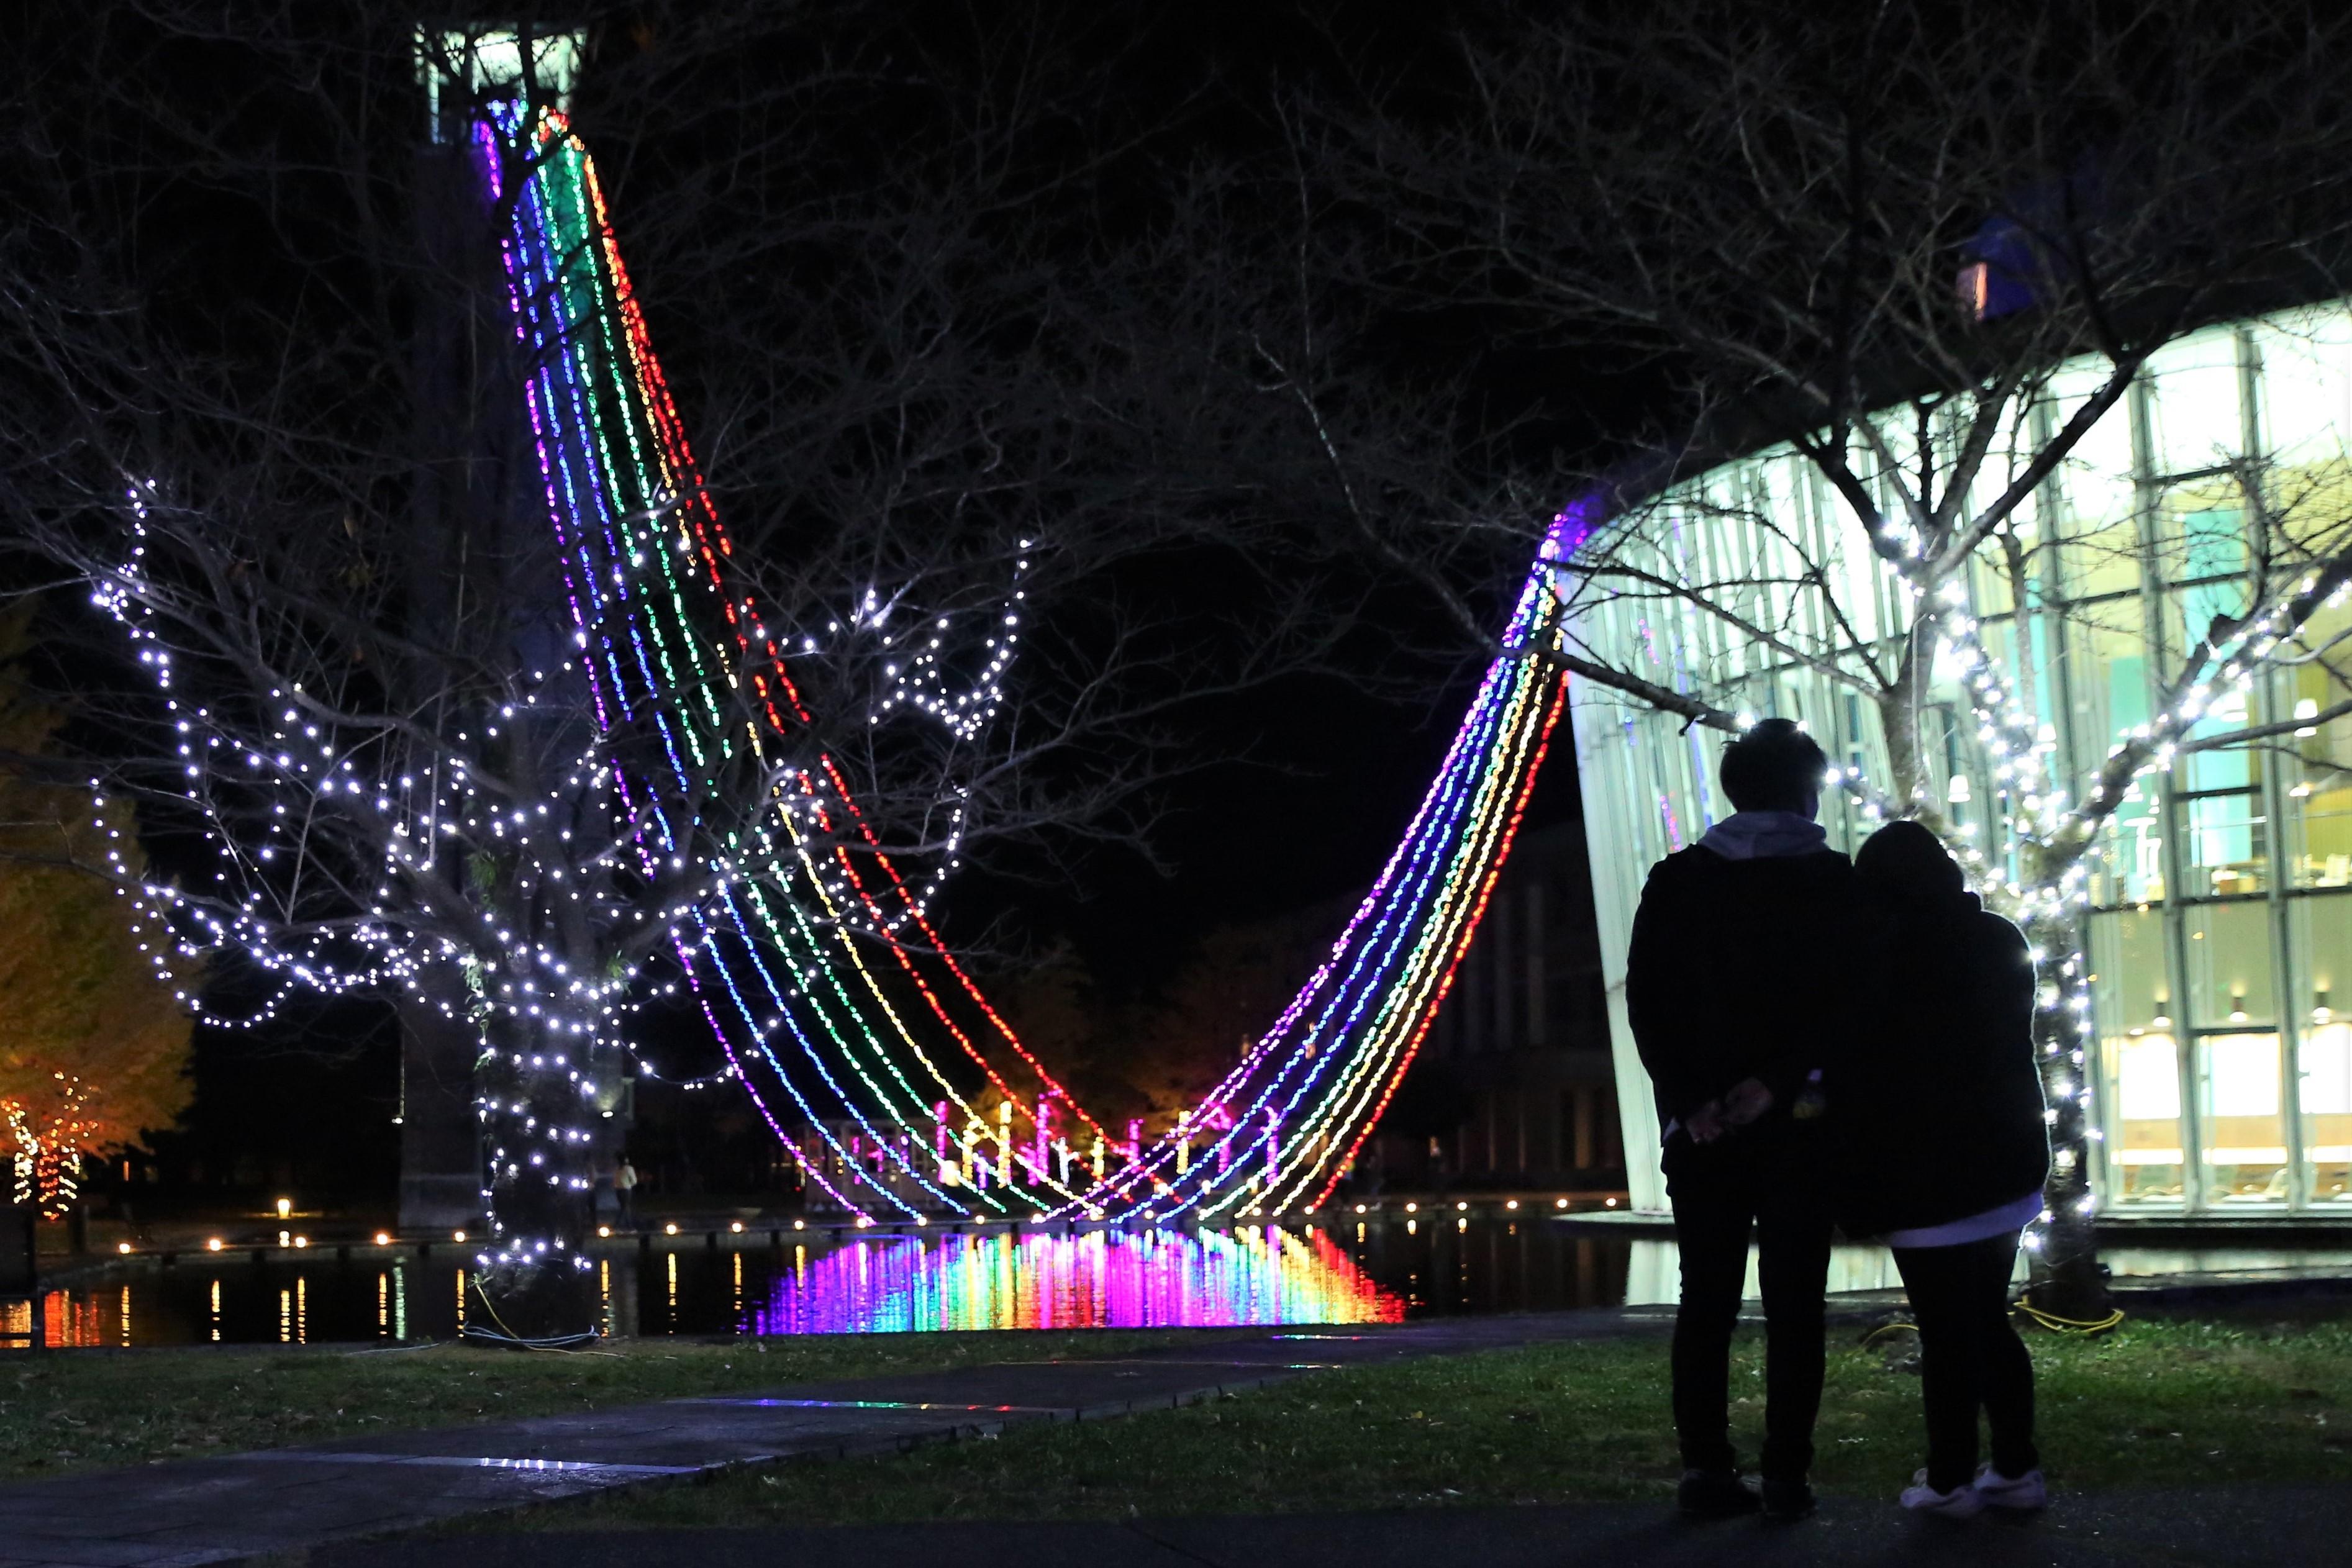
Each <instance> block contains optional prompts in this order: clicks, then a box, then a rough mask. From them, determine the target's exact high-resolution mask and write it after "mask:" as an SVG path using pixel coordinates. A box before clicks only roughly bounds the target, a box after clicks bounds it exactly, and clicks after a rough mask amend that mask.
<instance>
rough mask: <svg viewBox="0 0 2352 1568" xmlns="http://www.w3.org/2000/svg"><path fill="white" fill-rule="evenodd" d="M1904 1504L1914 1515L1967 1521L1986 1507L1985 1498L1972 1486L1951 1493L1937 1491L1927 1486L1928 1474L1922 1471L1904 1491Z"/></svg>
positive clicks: (1955, 1489) (1953, 1490) (1958, 1488)
mask: <svg viewBox="0 0 2352 1568" xmlns="http://www.w3.org/2000/svg"><path fill="white" fill-rule="evenodd" d="M1902 1502H1903V1506H1904V1507H1905V1508H1907V1509H1909V1510H1910V1511H1912V1512H1914V1513H1936V1514H1941V1515H1943V1516H1944V1517H1945V1518H1946V1519H1967V1518H1968V1517H1969V1516H1970V1515H1971V1514H1974V1513H1976V1512H1978V1511H1979V1510H1981V1509H1982V1508H1983V1507H1984V1505H1985V1497H1984V1494H1983V1493H1981V1492H1979V1491H1978V1490H1977V1489H1976V1488H1974V1487H1972V1486H1957V1487H1954V1488H1953V1489H1952V1490H1949V1491H1937V1490H1936V1489H1935V1488H1934V1487H1931V1486H1929V1485H1928V1484H1927V1471H1925V1470H1921V1471H1919V1472H1917V1473H1916V1475H1914V1476H1913V1477H1912V1478H1911V1484H1910V1485H1909V1486H1907V1487H1905V1488H1904V1489H1903V1498H1902Z"/></svg>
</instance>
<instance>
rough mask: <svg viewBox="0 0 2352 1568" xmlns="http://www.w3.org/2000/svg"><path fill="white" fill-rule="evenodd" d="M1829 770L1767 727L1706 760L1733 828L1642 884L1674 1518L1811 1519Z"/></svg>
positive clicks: (1641, 1010) (1841, 1028)
mask: <svg viewBox="0 0 2352 1568" xmlns="http://www.w3.org/2000/svg"><path fill="white" fill-rule="evenodd" d="M1828 773H1829V758H1827V757H1826V756H1824V755H1823V754H1822V748H1821V747H1820V746H1819V745H1817V744H1816V743H1815V742H1814V740H1813V738H1812V737H1811V736H1809V735H1807V734H1806V733H1805V732H1804V731H1803V730H1802V729H1801V728H1800V727H1798V726H1797V725H1795V724H1794V723H1792V722H1791V721H1790V720H1788V719H1784V718H1768V719H1765V720H1763V721H1762V722H1760V723H1759V724H1757V725H1755V726H1753V727H1750V728H1749V729H1748V730H1747V731H1746V732H1745V733H1744V734H1742V735H1741V736H1740V737H1738V739H1737V740H1735V741H1733V742H1732V743H1731V744H1730V745H1729V746H1728V747H1726V748H1725V749H1724V754H1723V767H1722V771H1721V779H1722V783H1723V792H1724V794H1725V795H1726V796H1727V797H1728V798H1729V799H1730V801H1731V804H1732V807H1733V814H1732V815H1731V816H1729V817H1727V818H1726V819H1724V820H1723V821H1720V822H1718V823H1717V824H1716V826H1715V827H1714V828H1713V829H1712V830H1711V831H1708V833H1707V834H1706V837H1705V838H1702V839H1701V840H1700V841H1698V842H1697V843H1696V844H1695V845H1693V846H1691V847H1690V848H1688V849H1685V850H1681V851H1678V852H1675V853H1674V854H1671V855H1669V856H1667V857H1666V858H1665V859H1664V860H1663V861H1660V862H1658V863H1657V864H1656V865H1655V866H1653V867H1652V868H1651V870H1650V878H1649V882H1648V883H1647V884H1646V885H1645V886H1644V887H1643V890H1642V904H1641V907H1640V909H1639V910H1638V911H1637V912H1636V914H1635V915H1634V916H1633V939H1632V945H1631V947H1630V950H1629V952H1628V954H1627V957H1626V967H1625V999H1626V1006H1627V1009H1628V1012H1629V1014H1630V1015H1631V1020H1632V1023H1633V1042H1634V1045H1635V1048H1636V1049H1637V1050H1638V1051H1640V1053H1641V1057H1642V1065H1643V1067H1644V1068H1645V1069H1647V1070H1648V1071H1649V1074H1650V1082H1651V1083H1652V1084H1653V1085H1654V1088H1655V1090H1656V1093H1657V1102H1658V1116H1659V1121H1660V1124H1661V1131H1660V1137H1661V1140H1662V1149H1661V1159H1662V1163H1663V1165H1664V1168H1665V1175H1666V1194H1667V1197H1668V1199H1669V1200H1670V1202H1671V1203H1672V1205H1673V1207H1674V1217H1675V1243H1676V1245H1677V1247H1678V1249H1679V1250H1680V1252H1681V1258H1682V1301H1681V1306H1680V1308H1679V1310H1678V1311H1677V1312H1676V1314H1675V1338H1674V1358H1673V1359H1674V1416H1675V1436H1676V1438H1677V1441H1678V1442H1679V1444H1680V1447H1681V1449H1682V1461H1683V1476H1682V1482H1681V1485H1680V1487H1679V1488H1678V1490H1677V1492H1676V1500H1677V1502H1678V1504H1679V1506H1680V1507H1681V1509H1682V1511H1683V1512H1684V1513H1685V1514H1689V1515H1692V1516H1694V1517H1698V1518H1708V1519H1719V1518H1727V1517H1730V1516H1731V1515H1734V1514H1739V1513H1748V1512H1752V1511H1755V1510H1757V1509H1758V1508H1759V1507H1761V1508H1762V1509H1763V1510H1764V1511H1765V1512H1766V1513H1767V1514H1769V1515H1770V1516H1771V1517H1773V1518H1776V1519H1789V1520H1793V1519H1801V1518H1803V1517H1805V1516H1806V1515H1807V1514H1810V1513H1811V1512H1812V1511H1813V1494H1812V1489H1811V1486H1810V1485H1809V1484H1808V1483H1807V1480H1806V1475H1807V1472H1808V1471H1809V1470H1810V1469H1811V1467H1812V1458H1813V1422H1814V1418H1815V1416H1817V1415H1818V1414H1819V1413H1820V1409H1821V1402H1822V1372H1823V1366H1824V1361H1825V1357H1824V1353H1823V1347H1822V1315H1823V1309H1822V1295H1823V1292H1824V1291H1825V1290H1826V1289H1827V1286H1828V1279H1829V1258H1830V1232H1831V1228H1832V1203H1831V1197H1832V1194H1831V1184H1830V1165H1829V1150H1828V1147H1827V1145H1826V1141H1825V1139H1824V1137H1823V1132H1822V1091H1821V1084H1822V1073H1823V1071H1824V1069H1825V1067H1826V1066H1827V1065H1828V1063H1829V1062H1830V1061H1831V1060H1832V1058H1833V1057H1836V1056H1839V1055H1841V1054H1843V1051H1844V1050H1845V1049H1846V1047H1847V1038H1848V1036H1849V1035H1850V1033H1851V1030H1852V1027H1853V1015H1854V998H1852V997H1851V996H1850V995H1849V991H1850V990H1851V988H1852V981H1851V979H1850V974H1851V970H1852V959H1851V946H1852V943H1853V937H1854V936H1855V935H1856V932H1855V925H1856V922H1855V917H1854V916H1855V906H1856V898H1857V895H1856V891H1855V884H1854V877H1853V862H1851V861H1849V860H1848V859H1847V858H1846V857H1845V856H1844V855H1843V854H1840V853H1838V852H1836V851H1834V850H1832V849H1831V848H1830V847H1829V839H1828V835H1827V834H1826V833H1824V832H1823V831H1822V828H1821V826H1820V825H1819V824H1818V823H1817V822H1816V821H1814V817H1815V815H1816V814H1817V813H1818V811H1819V809H1820V801H1821V791H1822V785H1823V783H1824V782H1825V781H1826V779H1827V777H1828ZM1751 1232H1752V1233H1753V1234H1754V1236H1755V1238H1756V1241H1757V1245H1758V1248H1759V1252H1760V1255H1761V1256H1760V1261H1759V1274H1760V1278H1761V1283H1762V1286H1763V1292H1764V1325H1765V1382H1764V1388H1765V1412H1764V1452H1763V1462H1762V1466H1761V1469H1762V1474H1763V1490H1762V1495H1761V1496H1760V1497H1759V1495H1758V1493H1757V1492H1755V1491H1753V1490H1749V1488H1748V1485H1747V1484H1746V1483H1745V1482H1744V1481H1743V1480H1742V1479H1740V1473H1739V1466H1738V1457H1737V1455H1736V1454H1735V1452H1734V1450H1733V1448H1732V1445H1731V1435H1730V1410H1729V1406H1730V1367H1729V1360H1730V1354H1731V1334H1732V1330H1733V1329H1734V1327H1735V1326H1736V1325H1737V1324H1738V1317H1739V1299H1740V1293H1741V1288H1742V1286H1743V1285H1744V1284H1745V1283H1746V1281H1747V1275H1748V1238H1749V1236H1750V1234H1751Z"/></svg>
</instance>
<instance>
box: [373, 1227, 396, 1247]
mask: <svg viewBox="0 0 2352 1568" xmlns="http://www.w3.org/2000/svg"><path fill="white" fill-rule="evenodd" d="M375 1244H376V1245H377V1246H379V1247H389V1246H391V1245H392V1233H391V1232H390V1231H387V1230H379V1231H377V1232H376V1233H375Z"/></svg>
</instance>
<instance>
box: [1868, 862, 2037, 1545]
mask: <svg viewBox="0 0 2352 1568" xmlns="http://www.w3.org/2000/svg"><path fill="white" fill-rule="evenodd" d="M1854 864H1855V870H1856V872H1857V873H1858V875H1859V877H1860V880H1861V883H1862V886H1863V890H1864V898H1865V901H1866V903H1865V907H1866V909H1868V910H1869V912H1870V914H1871V915H1872V918H1871V921H1870V928H1871V930H1872V932H1873V943H1872V952H1873V960H1872V962H1871V963H1870V965H1869V966H1868V967H1869V969H1870V971H1871V973H1872V974H1873V976H1874V985H1873V994H1872V997H1871V998H1870V1000H1869V1001H1868V1002H1867V1003H1866V1010H1865V1013H1864V1030H1863V1033H1862V1037H1861V1040H1860V1042H1859V1044H1858V1045H1857V1048H1856V1049H1855V1051H1853V1055H1852V1056H1851V1057H1850V1058H1849V1059H1847V1060H1846V1061H1843V1062H1842V1063H1841V1064H1840V1065H1839V1066H1838V1067H1837V1068H1836V1069H1835V1070H1834V1071H1833V1072H1832V1077H1831V1081H1830V1095H1831V1103H1832V1105H1833V1106H1834V1113H1833V1115H1832V1118H1831V1119H1830V1122H1829V1125H1830V1126H1831V1127H1832V1133H1833V1136H1834V1138H1835V1141H1836V1143H1837V1145H1838V1146H1839V1155H1838V1161H1839V1166H1840V1167H1841V1170H1842V1173H1843V1176H1842V1179H1841V1180H1840V1182H1839V1194H1840V1197H1839V1205H1838V1207H1839V1219H1840V1222H1841V1223H1842V1224H1843V1226H1844V1228H1845V1229H1846V1232H1847V1234H1849V1235H1853V1236H1876V1237H1884V1238H1885V1240H1886V1242H1887V1244H1888V1246H1890V1247H1891V1248H1893V1249H1894V1252H1895V1266H1896V1267H1897V1268H1898V1269H1900V1270H1902V1274H1903V1284H1904V1288H1905V1290H1906V1291H1907V1292H1908V1294H1909V1295H1910V1298H1911V1312H1912V1316H1913V1318H1914V1320H1915V1321H1916V1322H1917V1324H1918V1328H1919V1354H1920V1393H1921V1396H1922V1398H1923V1399H1924V1401H1925V1403H1926V1406H1927V1468H1926V1469H1922V1470H1921V1471H1920V1472H1919V1473H1918V1474H1917V1475H1916V1476H1915V1477H1914V1478H1913V1479H1912V1484H1911V1485H1910V1486H1909V1487H1907V1488H1906V1489H1905V1490H1904V1493H1903V1503H1904V1506H1905V1507H1906V1508H1911V1509H1915V1510H1918V1511H1923V1512H1930V1513H1941V1514H1953V1515H1966V1514H1971V1513H1974V1512H1976V1511H1979V1509H1981V1508H1984V1507H1986V1506H1987V1505H1990V1506H1994V1507H2000V1508H2039V1507H2041V1506H2042V1502H2043V1500H2044V1498H2045V1492H2044V1488H2043V1486H2042V1471H2041V1469H2040V1465H2041V1458H2040V1456H2039V1455H2038V1454H2037V1453H2036V1452H2035V1449H2034V1446H2033V1364H2032V1358H2031V1357H2030V1356H2029V1355H2028V1354H2027V1353H2026V1349H2025V1345H2024V1343H2023V1342H2021V1340H2019V1338H2018V1337H2017V1331H2016V1329H2015V1328H2014V1327H2012V1326H2011V1322H2010V1317H2009V1284H2010V1276H2011V1273H2012V1271H2013V1270H2015V1268H2016V1264H2017V1246H2018V1237H2019V1234H2020V1232H2021V1231H2022V1230H2023V1229H2024V1228H2025V1227H2026V1226H2027V1225H2028V1224H2030V1223H2032V1220H2033V1219H2034V1218H2036V1217H2037V1216H2038V1215H2039V1214H2040V1213H2041V1211H2042V1183H2043V1182H2044V1181H2045V1180H2046V1179H2047V1178H2048V1176H2049V1174H2050V1135H2049V1124H2048V1121H2047V1118H2046V1117H2045V1116H2044V1114H2043V1108H2044V1102H2043V1100H2042V1075H2041V1073H2040V1071H2038V1070H2037V1069H2036V1067H2035V1063H2034V1054H2033V992H2034V977H2033V962H2032V956H2031V954H2030V952H2029V950H2028V948H2027V946H2026V941H2025V936H2024V934H2023V933H2022V932H2021V931H2019V930H2018V928H2017V927H2016V926H2014V925H2011V924H2010V923H2009V922H2008V921H2006V920H2004V919H2002V918H2001V917H2000V915H1994V914H1992V913H1990V911H1988V910H1986V909H1985V908H1984V907H1983V906H1982V904H1979V902H1978V900H1977V896H1976V894H1972V893H1969V892H1968V891H1967V889H1966V886H1965V884H1964V882H1963V879H1962V877H1961V874H1960V868H1959V866H1958V863H1957V862H1954V861H1953V859H1952V857H1951V856H1950V855H1949V854H1948V853H1947V852H1946V851H1945V849H1944V846H1943V845H1942V843H1940V842H1939V841H1937V838H1936V835H1935V834H1934V833H1932V832H1930V831H1927V829H1926V828H1924V827H1922V826H1920V825H1919V824H1918V823H1916V822H1894V823H1890V824H1888V825H1887V826H1886V827H1884V828H1881V829H1880V830H1879V831H1877V832H1875V833H1874V834H1872V835H1871V837H1870V839H1869V841H1867V842H1866V843H1864V845H1863V846H1862V851H1861V853H1860V854H1859V855H1857V856H1856V857H1855V862H1854ZM1979 1409H1981V1410H1982V1411H1983V1412H1984V1414H1985V1416H1986V1417H1987V1423H1988V1425H1989V1426H1990V1430H1991V1437H1992V1462H1991V1463H1990V1465H1988V1466H1986V1467H1985V1468H1984V1469H1981V1470H1979V1469H1978V1467H1977V1412H1978V1411H1979Z"/></svg>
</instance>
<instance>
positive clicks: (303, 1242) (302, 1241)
mask: <svg viewBox="0 0 2352 1568" xmlns="http://www.w3.org/2000/svg"><path fill="white" fill-rule="evenodd" d="M294 1245H295V1246H297V1247H308V1246H309V1245H310V1238H309V1237H307V1236H297V1237H296V1238H295V1239H294Z"/></svg>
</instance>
